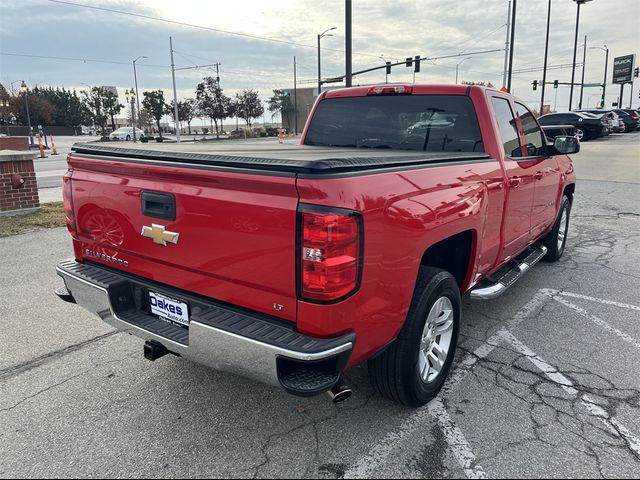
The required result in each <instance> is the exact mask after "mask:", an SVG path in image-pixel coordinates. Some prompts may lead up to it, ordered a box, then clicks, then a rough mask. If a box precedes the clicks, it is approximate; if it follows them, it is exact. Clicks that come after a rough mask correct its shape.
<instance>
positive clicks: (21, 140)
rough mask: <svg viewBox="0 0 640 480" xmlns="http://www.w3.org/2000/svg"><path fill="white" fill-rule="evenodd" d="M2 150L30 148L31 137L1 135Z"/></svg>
mask: <svg viewBox="0 0 640 480" xmlns="http://www.w3.org/2000/svg"><path fill="white" fill-rule="evenodd" d="M0 150H29V137H0Z"/></svg>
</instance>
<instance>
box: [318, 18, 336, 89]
mask: <svg viewBox="0 0 640 480" xmlns="http://www.w3.org/2000/svg"><path fill="white" fill-rule="evenodd" d="M336 28H338V27H331V28H327V29H326V30H325V31H324V32H322V33H321V34H320V35H318V96H320V91H321V89H322V74H321V70H320V40H321V39H322V38H324V37H333V34H331V33H328V32H330V31H331V30H335V29H336Z"/></svg>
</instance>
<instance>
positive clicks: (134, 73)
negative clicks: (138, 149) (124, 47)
mask: <svg viewBox="0 0 640 480" xmlns="http://www.w3.org/2000/svg"><path fill="white" fill-rule="evenodd" d="M141 58H149V57H145V56H144V55H142V56H140V57H138V58H136V59H135V60H134V61H133V81H134V82H135V84H136V102H137V103H138V119H139V118H140V117H139V115H140V95H139V94H138V75H137V73H136V62H137V61H138V60H140V59H141ZM133 126H134V127H135V126H136V125H135V122H133Z"/></svg>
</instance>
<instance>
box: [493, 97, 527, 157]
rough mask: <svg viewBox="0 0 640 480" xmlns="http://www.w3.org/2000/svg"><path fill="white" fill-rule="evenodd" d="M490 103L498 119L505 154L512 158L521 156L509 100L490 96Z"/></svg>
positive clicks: (516, 127)
mask: <svg viewBox="0 0 640 480" xmlns="http://www.w3.org/2000/svg"><path fill="white" fill-rule="evenodd" d="M491 104H492V105H493V110H494V112H495V114H496V118H497V120H498V127H499V128H500V137H501V138H502V145H503V147H504V153H505V155H507V156H509V157H512V158H518V157H522V148H521V146H520V138H519V136H518V126H517V125H516V119H515V116H514V115H513V111H512V110H511V105H509V101H508V100H507V99H505V98H500V97H492V98H491Z"/></svg>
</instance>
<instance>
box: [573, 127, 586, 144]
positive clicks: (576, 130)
mask: <svg viewBox="0 0 640 480" xmlns="http://www.w3.org/2000/svg"><path fill="white" fill-rule="evenodd" d="M580 132H582V134H580ZM575 134H576V137H578V139H579V140H580V141H581V142H586V141H587V140H589V135H588V134H587V131H586V130H585V129H584V128H582V127H576V129H575Z"/></svg>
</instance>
